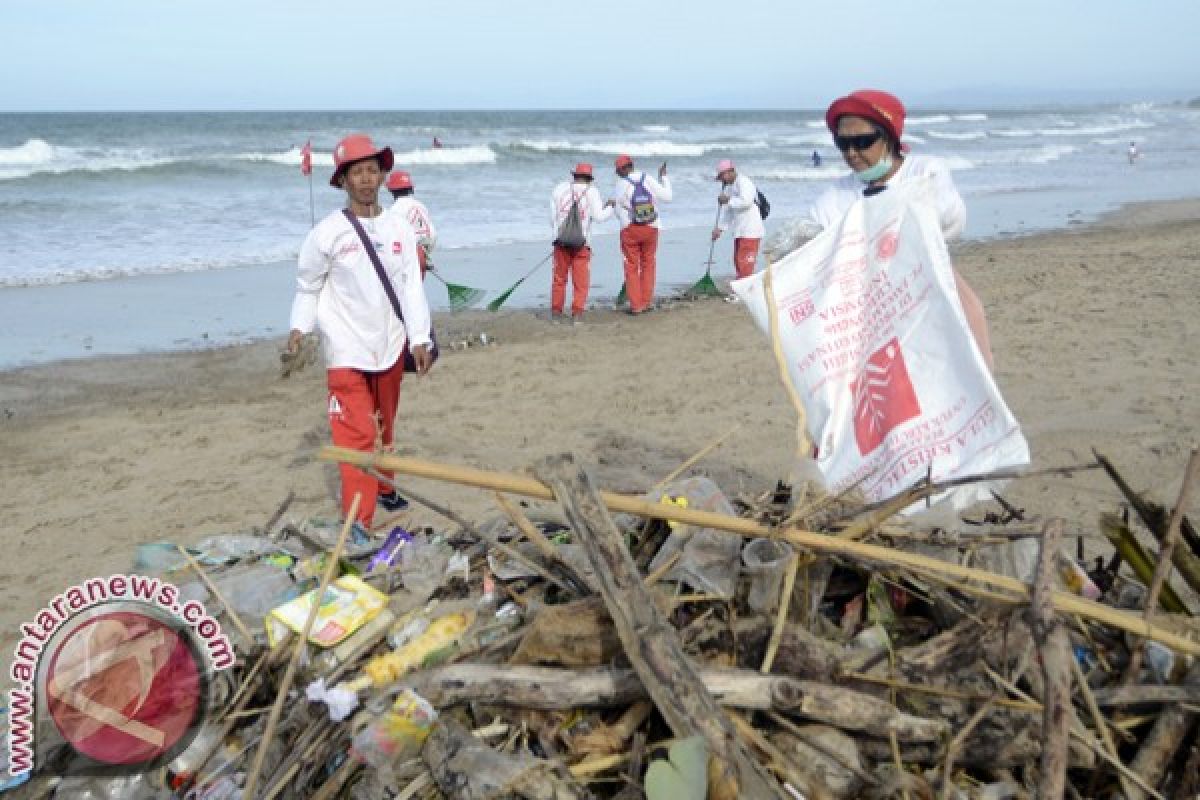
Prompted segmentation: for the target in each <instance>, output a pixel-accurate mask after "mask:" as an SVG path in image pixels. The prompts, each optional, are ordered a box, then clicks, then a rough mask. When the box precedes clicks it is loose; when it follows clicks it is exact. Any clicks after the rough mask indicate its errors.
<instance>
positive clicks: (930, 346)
mask: <svg viewBox="0 0 1200 800" xmlns="http://www.w3.org/2000/svg"><path fill="white" fill-rule="evenodd" d="M932 191H933V188H932V186H931V185H930V184H929V183H928V182H926V181H914V182H912V183H908V184H902V185H897V186H894V187H891V188H889V189H888V191H886V192H884V193H882V194H879V195H876V196H874V197H870V198H861V199H860V200H859V201H858V202H856V203H855V204H854V205H853V206H852V207H851V208H850V210H849V211H848V212H847V214H846V216H845V217H844V218H843V219H842V221H841V222H840V223H839V224H837V225H835V226H832V227H830V228H828V229H826V230H825V231H824V232H823V233H821V235H820V236H818V237H817V238H815V239H813V240H812V241H811V242H809V243H808V244H807V245H805V246H804V247H802V248H801V249H799V250H797V251H795V252H793V253H791V254H790V255H788V256H787V257H786V258H784V259H783V260H781V261H779V262H778V263H776V264H774V265H773V266H771V267H770V269H769V270H768V271H764V272H760V273H757V274H755V275H752V276H750V277H747V278H742V279H740V280H737V281H734V282H733V284H732V288H733V291H734V292H735V293H736V294H737V296H738V297H739V298H741V300H742V301H743V303H744V305H745V306H746V308H747V309H748V310H749V311H750V313H751V314H752V315H753V317H754V320H755V322H756V323H757V324H758V326H759V327H760V328H761V329H762V330H763V331H764V332H766V333H767V334H768V335H770V320H769V318H768V311H767V302H766V293H765V290H764V285H763V283H764V278H765V276H766V275H767V274H770V275H771V276H772V279H771V280H772V293H773V295H774V305H775V309H776V317H777V323H778V333H779V340H780V345H781V348H782V351H783V356H784V360H785V362H786V364H787V368H788V376H789V379H790V381H791V383H792V385H793V386H794V387H795V389H796V391H797V393H798V394H799V397H800V399H801V401H802V402H803V403H804V406H805V408H806V410H807V415H808V430H809V433H810V434H811V435H812V437H813V441H814V442H815V443H816V445H817V463H818V465H819V466H820V469H821V472H822V474H823V475H824V476H825V478H826V483H827V484H828V487H829V491H830V492H833V493H836V492H840V491H842V490H844V489H846V488H848V487H850V486H858V487H859V488H860V489H861V491H862V492H863V493H864V494H865V495H866V497H867V499H868V500H869V501H872V502H876V501H879V500H883V499H886V498H888V497H892V496H894V495H896V494H898V493H899V492H901V491H902V490H904V489H906V488H908V487H910V486H912V485H913V484H914V483H916V482H917V481H918V480H921V479H923V478H925V477H926V475H927V474H931V477H932V479H933V480H934V481H939V480H946V479H949V478H955V477H961V476H964V475H972V474H978V473H983V472H988V471H991V470H995V469H999V468H1002V467H1013V466H1019V465H1024V464H1027V463H1029V448H1028V446H1027V444H1026V443H1025V439H1024V437H1023V436H1022V435H1021V431H1020V428H1019V426H1018V425H1017V421H1016V419H1014V418H1013V415H1012V413H1011V412H1010V411H1009V410H1008V407H1007V406H1006V405H1005V404H1004V400H1003V398H1002V397H1001V396H1000V392H999V390H998V389H997V387H996V384H995V382H994V381H993V380H992V376H991V373H990V372H989V371H988V368H987V366H986V364H985V363H984V360H983V356H982V355H981V354H980V352H979V348H978V347H977V346H976V345H975V340H974V337H973V336H972V335H971V332H970V329H969V328H968V326H967V321H966V317H965V315H964V313H963V310H962V305H961V303H960V302H959V299H958V292H957V289H956V286H955V282H954V280H955V279H954V272H953V269H952V268H951V265H950V257H949V254H948V252H947V251H946V244H945V240H944V239H943V238H942V232H941V228H940V225H939V223H938V218H937V213H936V211H935V210H934V207H933V206H934V204H933V202H932ZM991 488H994V486H988V485H985V484H972V485H970V486H964V487H962V488H959V489H956V490H954V491H953V492H949V493H947V495H948V497H945V498H939V500H941V499H948V500H949V501H950V502H951V503H952V504H953V505H954V507H956V508H962V507H964V506H966V505H969V504H970V503H972V502H975V501H976V500H980V499H986V498H987V497H990V495H989V493H988V492H989V489H991Z"/></svg>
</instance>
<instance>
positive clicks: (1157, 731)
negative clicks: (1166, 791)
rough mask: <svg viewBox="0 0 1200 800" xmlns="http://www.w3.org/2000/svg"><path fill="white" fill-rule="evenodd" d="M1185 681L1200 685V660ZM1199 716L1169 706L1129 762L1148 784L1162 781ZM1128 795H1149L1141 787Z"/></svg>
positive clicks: (1136, 798)
mask: <svg viewBox="0 0 1200 800" xmlns="http://www.w3.org/2000/svg"><path fill="white" fill-rule="evenodd" d="M1183 682H1184V684H1185V685H1186V686H1189V687H1192V688H1197V687H1200V663H1197V664H1196V665H1195V666H1193V667H1192V669H1191V670H1190V671H1189V672H1188V674H1187V677H1186V678H1184V681H1183ZM1197 716H1198V715H1197V714H1196V713H1195V712H1194V711H1189V710H1188V709H1187V708H1186V707H1185V706H1183V705H1175V706H1172V707H1170V708H1167V709H1165V710H1164V711H1163V712H1162V713H1161V714H1160V715H1159V717H1158V720H1157V721H1155V723H1154V727H1153V728H1151V729H1150V733H1149V734H1148V735H1147V736H1146V739H1145V741H1143V742H1142V746H1141V748H1140V749H1139V750H1138V753H1137V756H1135V757H1134V759H1133V763H1132V764H1130V765H1129V767H1130V769H1132V770H1133V771H1134V772H1136V773H1137V774H1138V775H1140V776H1142V778H1144V779H1145V781H1146V783H1148V784H1150V785H1151V786H1157V785H1158V784H1159V782H1161V781H1162V778H1163V772H1164V770H1165V769H1166V767H1167V764H1169V763H1170V762H1171V759H1172V758H1174V756H1175V752H1176V751H1177V750H1178V749H1179V746H1180V745H1181V744H1182V743H1183V740H1184V738H1185V737H1186V736H1187V733H1188V730H1190V729H1191V727H1192V724H1193V723H1194V722H1195V721H1196V717H1197ZM1128 796H1129V800H1143V798H1145V797H1146V796H1147V795H1146V794H1145V793H1143V792H1142V791H1141V790H1140V789H1137V788H1136V787H1131V791H1130V792H1129V793H1128Z"/></svg>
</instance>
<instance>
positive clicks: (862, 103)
mask: <svg viewBox="0 0 1200 800" xmlns="http://www.w3.org/2000/svg"><path fill="white" fill-rule="evenodd" d="M847 115H850V116H855V117H862V118H863V119H869V120H871V121H872V122H875V123H877V124H879V125H880V126H881V127H883V129H884V130H886V131H887V132H888V133H889V134H891V136H892V138H894V139H895V140H896V141H897V142H899V141H900V137H901V135H903V133H904V104H903V103H901V102H900V100H899V99H898V98H897V97H896V96H895V95H891V94H888V93H887V92H881V91H879V90H878V89H859V90H858V91H856V92H851V93H850V94H848V95H846V96H845V97H839V98H838V99H837V100H834V101H833V103H831V104H830V106H829V110H828V111H826V112H825V124H826V125H827V126H828V127H829V130H830V131H831V132H832V133H835V134H836V133H837V123H838V119H839V118H841V117H844V116H847Z"/></svg>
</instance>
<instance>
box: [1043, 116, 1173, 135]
mask: <svg viewBox="0 0 1200 800" xmlns="http://www.w3.org/2000/svg"><path fill="white" fill-rule="evenodd" d="M1153 127H1154V123H1152V122H1144V121H1142V120H1140V119H1135V120H1130V121H1128V122H1115V123H1113V124H1111V125H1086V126H1083V127H1080V126H1074V127H1069V128H1043V129H1041V130H1039V131H1038V133H1039V134H1041V135H1042V136H1103V135H1104V134H1106V133H1119V132H1121V131H1132V130H1138V129H1141V128H1153Z"/></svg>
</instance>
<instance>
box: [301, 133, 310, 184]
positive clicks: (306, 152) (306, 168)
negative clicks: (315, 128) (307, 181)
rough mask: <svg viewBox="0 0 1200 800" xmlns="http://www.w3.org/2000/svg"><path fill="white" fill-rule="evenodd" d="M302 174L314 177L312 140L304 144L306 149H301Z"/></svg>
mask: <svg viewBox="0 0 1200 800" xmlns="http://www.w3.org/2000/svg"><path fill="white" fill-rule="evenodd" d="M300 174H301V175H312V140H311V139H310V140H309V141H307V142H305V143H304V147H301V148H300Z"/></svg>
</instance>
